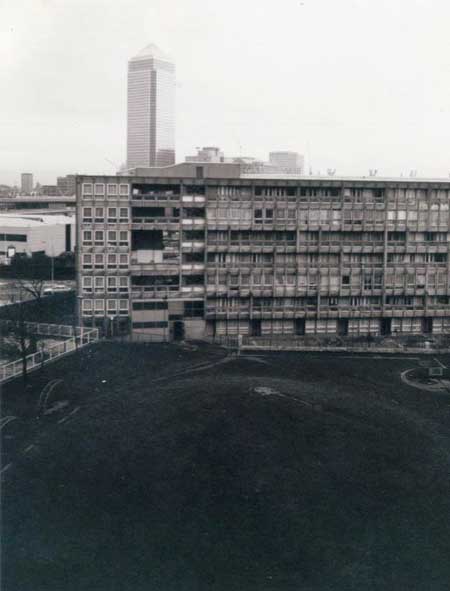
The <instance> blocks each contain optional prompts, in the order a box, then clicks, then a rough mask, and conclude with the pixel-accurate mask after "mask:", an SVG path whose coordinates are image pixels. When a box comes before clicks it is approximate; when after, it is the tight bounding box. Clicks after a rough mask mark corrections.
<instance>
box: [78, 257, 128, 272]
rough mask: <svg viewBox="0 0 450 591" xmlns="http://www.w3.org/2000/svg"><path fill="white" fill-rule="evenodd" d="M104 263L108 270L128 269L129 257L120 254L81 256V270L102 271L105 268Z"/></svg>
mask: <svg viewBox="0 0 450 591" xmlns="http://www.w3.org/2000/svg"><path fill="white" fill-rule="evenodd" d="M105 263H106V266H107V268H108V269H117V268H119V269H128V266H129V256H128V254H122V253H120V254H117V253H107V254H105V253H96V254H83V255H82V265H83V269H86V270H88V269H103V268H104V267H105Z"/></svg>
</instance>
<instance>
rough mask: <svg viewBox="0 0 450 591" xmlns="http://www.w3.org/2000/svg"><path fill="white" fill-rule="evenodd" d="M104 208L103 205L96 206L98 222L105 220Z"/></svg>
mask: <svg viewBox="0 0 450 591" xmlns="http://www.w3.org/2000/svg"><path fill="white" fill-rule="evenodd" d="M104 215H105V213H104V209H103V207H96V208H95V221H96V222H103V220H104Z"/></svg>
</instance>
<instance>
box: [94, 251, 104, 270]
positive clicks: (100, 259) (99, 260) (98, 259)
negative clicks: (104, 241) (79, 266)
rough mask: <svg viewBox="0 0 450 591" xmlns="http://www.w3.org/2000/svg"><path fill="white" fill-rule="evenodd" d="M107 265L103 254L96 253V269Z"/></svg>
mask: <svg viewBox="0 0 450 591" xmlns="http://www.w3.org/2000/svg"><path fill="white" fill-rule="evenodd" d="M104 266H105V259H104V255H103V254H96V255H95V257H94V267H95V268H96V269H103V267H104Z"/></svg>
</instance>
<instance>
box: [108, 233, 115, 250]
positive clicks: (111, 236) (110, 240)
mask: <svg viewBox="0 0 450 591" xmlns="http://www.w3.org/2000/svg"><path fill="white" fill-rule="evenodd" d="M116 244H117V232H116V231H115V230H109V231H108V245H110V246H114V245H116Z"/></svg>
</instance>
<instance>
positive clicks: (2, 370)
mask: <svg viewBox="0 0 450 591" xmlns="http://www.w3.org/2000/svg"><path fill="white" fill-rule="evenodd" d="M9 324H10V323H9V322H8V321H2V322H0V327H1V330H2V332H3V333H7V331H8V325H9ZM25 325H26V328H27V330H28V331H29V332H32V333H33V334H35V335H37V336H38V337H44V336H46V337H55V338H59V339H63V340H61V342H57V343H53V344H51V345H47V344H46V343H45V341H41V342H40V343H39V346H38V348H39V350H38V351H36V352H35V353H31V354H30V355H27V356H26V358H25V368H26V373H28V372H30V371H33V370H35V369H37V368H39V367H42V366H43V365H45V364H47V363H49V362H51V361H54V360H55V359H58V358H59V357H62V356H63V355H67V354H68V353H72V352H74V351H76V350H78V349H80V348H82V347H85V346H86V345H89V344H91V343H94V342H96V341H98V340H99V331H98V330H97V329H96V328H85V327H83V326H66V325H62V324H40V323H36V322H27V323H25ZM23 371H24V359H17V360H15V361H11V362H10V363H6V364H4V365H1V366H0V383H4V382H7V381H9V380H12V379H13V378H15V377H17V376H19V375H23Z"/></svg>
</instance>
